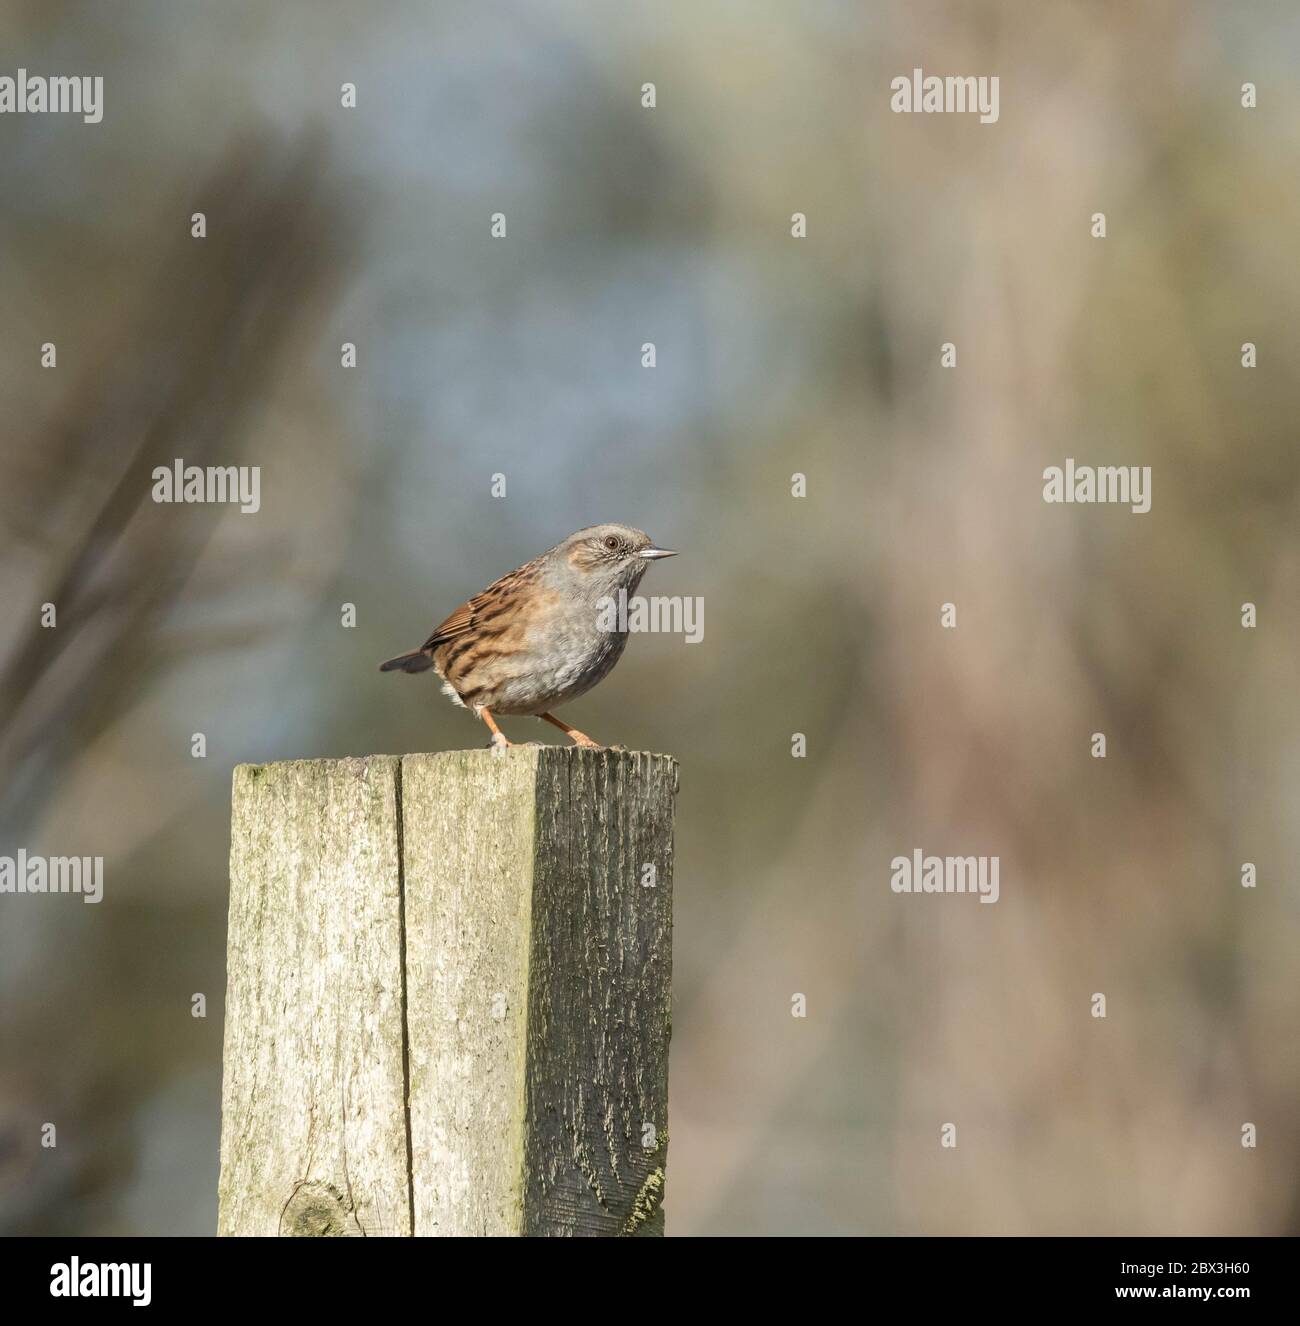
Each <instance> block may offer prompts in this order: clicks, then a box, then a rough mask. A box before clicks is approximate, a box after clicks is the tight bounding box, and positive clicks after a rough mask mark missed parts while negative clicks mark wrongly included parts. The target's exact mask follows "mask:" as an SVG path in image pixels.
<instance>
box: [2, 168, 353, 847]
mask: <svg viewBox="0 0 1300 1326" xmlns="http://www.w3.org/2000/svg"><path fill="white" fill-rule="evenodd" d="M321 157H322V154H321V151H320V149H319V148H318V147H317V146H316V145H315V144H311V143H308V144H300V145H298V146H297V147H295V148H293V149H290V150H287V151H276V150H274V149H271V148H267V147H263V146H246V147H243V148H241V149H239V150H237V151H235V152H234V153H232V154H231V156H230V158H229V159H228V160H227V162H226V163H225V164H224V165H223V166H222V167H221V169H220V170H218V171H217V172H215V174H214V176H213V177H212V178H211V179H209V180H208V181H207V182H206V183H205V184H203V185H201V186H200V187H199V188H198V189H197V190H196V192H195V195H194V196H195V197H197V198H200V199H203V200H205V201H206V207H204V210H205V211H206V212H207V214H208V218H209V233H208V236H207V237H206V238H204V239H193V238H191V237H190V235H189V227H188V223H187V218H188V212H189V210H190V209H189V208H188V207H182V206H178V207H177V208H176V209H175V216H174V217H172V218H171V219H170V222H169V224H170V225H171V227H172V228H173V229H174V231H175V232H176V233H177V234H178V239H177V241H176V243H175V245H174V246H173V247H172V249H171V251H170V252H169V253H168V254H167V255H166V257H165V258H164V259H163V261H162V262H161V264H160V267H159V270H158V274H157V277H156V280H155V281H154V282H153V285H152V289H151V290H150V291H149V292H148V293H147V296H146V297H145V298H144V300H143V301H142V304H141V306H140V310H139V312H138V313H136V314H135V315H134V316H132V315H130V314H123V315H121V316H120V317H119V318H118V319H117V320H116V322H115V328H114V335H113V337H112V338H111V341H110V342H109V344H108V346H107V347H106V349H105V351H104V352H103V355H102V362H98V363H96V364H94V365H93V366H92V368H91V369H90V371H89V372H88V373H86V375H85V376H84V378H83V379H82V380H81V381H80V383H79V384H78V385H77V386H76V387H75V388H74V389H73V390H72V392H71V394H70V395H69V398H68V400H67V402H66V405H65V407H64V408H63V410H62V413H61V417H60V419H59V420H58V421H57V422H56V423H54V424H53V425H52V426H51V427H50V428H49V429H48V430H47V435H46V436H43V437H37V438H34V439H32V440H31V441H30V443H29V446H30V448H31V451H32V453H33V454H36V455H39V456H40V457H41V465H40V468H39V469H37V470H35V471H33V472H32V476H31V481H30V490H29V491H28V492H27V493H24V494H19V495H17V496H18V498H19V500H18V501H17V502H16V505H17V506H18V507H19V508H21V509H23V510H24V511H25V513H27V518H29V517H30V513H31V512H32V511H33V510H35V511H38V512H39V511H40V510H41V509H42V508H43V506H44V505H45V503H50V504H51V506H53V505H56V504H58V503H59V502H60V501H63V502H66V501H67V494H68V492H69V491H71V492H73V493H74V494H77V495H78V496H80V493H81V492H86V493H88V498H87V499H86V500H85V507H84V509H83V511H82V512H81V514H80V515H79V517H78V518H77V520H75V521H72V522H67V524H68V528H69V533H68V534H66V535H65V536H64V537H63V538H62V539H61V540H60V542H59V544H58V546H56V547H52V548H50V550H49V553H48V556H49V561H50V563H51V565H50V568H49V571H48V575H47V576H46V577H45V583H44V584H43V585H42V586H40V587H39V590H38V593H37V594H35V595H34V597H33V600H32V601H31V603H30V604H29V606H28V608H27V610H26V614H25V623H24V626H23V628H22V630H21V631H20V633H19V635H18V638H17V640H16V643H15V646H14V647H13V649H12V650H11V651H10V653H9V656H8V658H7V659H5V660H4V662H3V663H2V664H0V762H2V765H3V767H4V768H5V769H7V770H9V771H10V774H11V778H10V780H9V781H8V784H7V786H6V787H5V788H4V790H3V791H2V792H0V823H9V824H13V823H14V822H15V821H21V820H22V819H23V818H24V817H25V816H27V815H29V814H30V813H31V811H32V809H33V808H34V806H36V805H38V804H39V803H40V801H41V800H42V799H43V796H44V790H45V789H46V788H48V786H49V785H50V783H51V780H52V779H53V778H54V776H55V774H56V773H57V771H58V769H59V768H60V767H61V766H62V765H63V764H65V763H66V762H67V761H68V760H69V759H70V758H72V757H73V756H74V755H75V754H76V753H77V752H78V751H79V750H81V749H83V748H84V747H85V746H86V744H87V743H88V741H89V740H90V738H91V737H92V736H93V735H95V734H96V733H97V732H98V731H100V730H102V728H103V727H104V726H106V725H107V724H108V723H110V722H111V721H113V720H114V719H115V718H116V717H118V716H120V714H121V713H123V712H125V711H126V709H127V708H128V707H129V705H130V704H131V703H132V701H133V698H134V697H135V695H137V694H138V692H139V690H140V688H141V687H142V686H143V685H144V684H145V683H146V682H147V681H148V680H149V679H150V678H151V676H152V675H153V674H154V673H155V672H156V671H157V669H158V668H159V667H160V666H161V665H162V663H163V654H162V652H160V651H159V650H158V647H157V639H156V636H157V632H158V630H159V627H160V624H161V622H162V620H163V619H164V617H165V616H166V614H167V613H168V611H169V610H170V609H171V607H172V606H173V604H174V603H175V601H176V600H177V598H178V597H179V596H180V595H181V593H182V592H183V591H184V590H186V588H187V581H188V579H189V577H190V574H191V572H192V570H193V568H194V566H195V564H196V562H197V561H198V559H199V557H200V555H201V554H202V552H203V549H204V548H205V546H206V545H207V543H208V541H209V540H210V539H211V537H212V535H213V532H214V530H215V528H216V526H217V524H218V522H219V521H220V520H221V518H222V517H223V515H225V514H226V509H225V508H224V507H222V506H219V505H204V504H193V505H183V506H175V507H172V506H168V505H161V504H156V503H155V502H154V501H153V500H152V496H151V490H152V486H153V481H152V471H153V469H154V468H155V467H156V466H159V465H163V466H170V465H171V464H172V462H173V461H174V460H175V459H176V458H177V457H180V458H183V459H184V461H185V463H186V464H187V465H200V466H201V465H205V464H212V463H217V464H230V463H233V462H234V461H235V460H236V459H237V458H238V457H237V454H236V452H237V448H238V446H239V440H240V434H241V430H242V428H243V426H244V425H245V424H246V423H247V421H248V419H249V416H250V414H251V412H252V410H253V409H254V408H255V407H256V406H257V405H258V403H259V402H260V401H261V400H262V399H263V398H264V397H265V395H266V394H267V392H268V389H269V386H270V384H271V383H272V382H273V381H274V377H275V374H276V371H277V368H278V367H279V365H280V364H281V362H282V360H283V357H284V355H285V352H286V351H287V349H288V348H289V346H290V345H291V344H292V342H293V339H294V334H295V331H296V330H297V328H298V327H299V325H300V324H301V323H302V321H303V319H304V314H305V313H306V311H307V310H308V308H309V307H310V306H311V305H312V304H313V303H315V302H316V300H317V299H318V298H319V297H320V296H321V294H322V292H323V291H324V289H325V287H326V286H327V285H328V284H329V283H330V280H331V278H332V276H333V275H334V274H335V273H336V272H337V271H338V269H339V267H340V266H341V263H340V260H339V248H340V244H339V241H340V238H346V237H340V236H338V235H337V233H336V225H335V221H334V216H333V212H332V209H331V208H329V206H328V205H327V202H326V200H325V198H324V197H323V190H322V187H321V185H320V184H319V180H320V177H321V173H322V171H321ZM97 476H103V477H102V478H100V477H97ZM259 574H261V575H262V576H263V577H265V571H264V570H263V571H260V572H259ZM45 602H49V603H52V604H54V605H55V608H56V610H57V613H58V624H57V627H55V628H54V629H47V628H44V627H42V625H41V612H40V605H41V604H42V603H45Z"/></svg>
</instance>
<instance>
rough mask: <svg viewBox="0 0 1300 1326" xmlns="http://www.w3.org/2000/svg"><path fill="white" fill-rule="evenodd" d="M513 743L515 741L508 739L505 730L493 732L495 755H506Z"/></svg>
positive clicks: (493, 752) (493, 750)
mask: <svg viewBox="0 0 1300 1326" xmlns="http://www.w3.org/2000/svg"><path fill="white" fill-rule="evenodd" d="M512 745H513V742H509V741H507V740H506V734H505V733H504V732H494V733H493V734H492V754H493V755H504V754H505V753H506V751H508V750H509V749H510V747H511V746H512Z"/></svg>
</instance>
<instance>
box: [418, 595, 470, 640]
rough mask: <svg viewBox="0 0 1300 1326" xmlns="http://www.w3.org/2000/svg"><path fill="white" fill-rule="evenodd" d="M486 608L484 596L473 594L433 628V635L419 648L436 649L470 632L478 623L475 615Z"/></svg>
mask: <svg viewBox="0 0 1300 1326" xmlns="http://www.w3.org/2000/svg"><path fill="white" fill-rule="evenodd" d="M485 606H486V595H484V594H475V595H474V597H473V598H472V599H470V600H469V601H468V602H466V603H462V604H461V605H460V607H459V608H457V609H456V611H455V612H453V613H452V614H451V616H450V617H448V618H447V620H446V621H445V622H442V623H440V624H439V625H437V626H435V627H434V628H433V634H432V635H430V636H429V638H428V639H427V640H426V641H425V642H424V644H422V645H421V646H420V648H421V649H422V650H430V649H437V647H438V646H439V645H444V644H446V643H447V641H448V640H454V639H456V637H457V636H460V635H464V634H465V633H466V632H467V631H472V630H473V629H474V627H475V626H476V625H477V623H478V616H477V614H478V613H480V612H482V610H483V608H484V607H485Z"/></svg>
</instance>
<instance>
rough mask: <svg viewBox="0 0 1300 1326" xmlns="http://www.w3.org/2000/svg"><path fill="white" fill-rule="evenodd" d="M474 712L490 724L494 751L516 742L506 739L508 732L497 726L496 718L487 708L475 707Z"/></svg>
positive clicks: (501, 749)
mask: <svg viewBox="0 0 1300 1326" xmlns="http://www.w3.org/2000/svg"><path fill="white" fill-rule="evenodd" d="M474 712H475V713H476V714H477V715H478V716H479V717H480V718H481V719H482V720H483V721H484V722H485V723H486V724H487V725H488V730H489V731H490V732H491V733H492V750H493V753H495V752H497V751H503V750H505V749H506V747H507V746H510V745H513V744H514V743H513V742H510V741H507V740H506V734H505V733H504V732H502V731H501V729H500V728H499V727H497V724H496V719H495V718H493V717H492V715H491V714H489V713H488V711H487V710H486V709H475V710H474Z"/></svg>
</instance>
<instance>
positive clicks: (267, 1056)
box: [218, 756, 411, 1235]
mask: <svg viewBox="0 0 1300 1326" xmlns="http://www.w3.org/2000/svg"><path fill="white" fill-rule="evenodd" d="M397 774H398V761H397V759H396V758H395V757H393V756H374V757H372V758H371V759H368V760H299V761H292V762H288V763H284V764H269V765H262V766H255V765H241V766H240V767H239V768H237V769H236V770H235V775H234V787H233V793H232V816H231V841H230V929H229V935H228V939H227V973H226V1036H225V1052H224V1072H223V1082H222V1102H221V1104H222V1110H221V1114H222V1118H221V1179H220V1187H219V1214H218V1232H219V1233H222V1234H353V1235H360V1234H407V1233H409V1232H410V1228H411V1208H410V1200H409V1192H408V1183H407V1158H406V1127H405V1119H404V1114H403V1108H402V1095H403V1087H402V1025H403V1023H402V959H401V951H402V947H401V892H400V888H399V872H400V863H399V859H398V851H397V826H398V801H397Z"/></svg>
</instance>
